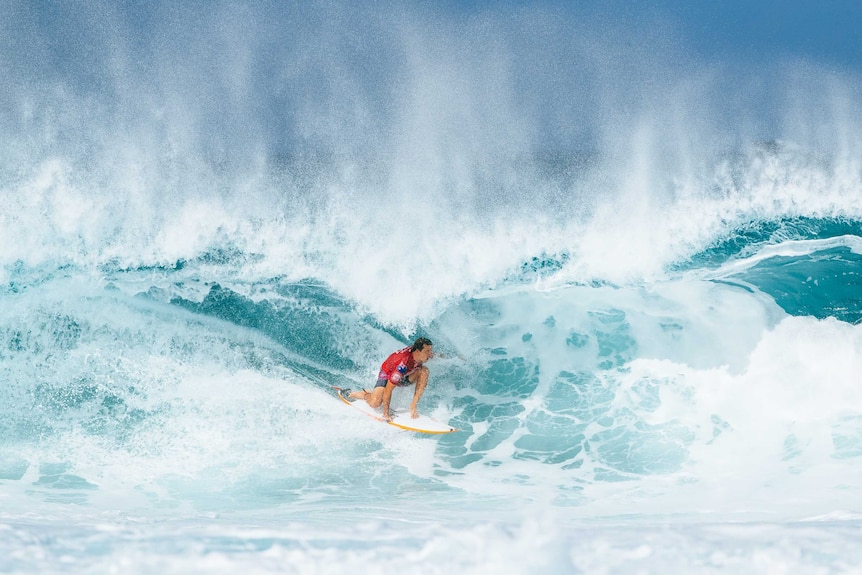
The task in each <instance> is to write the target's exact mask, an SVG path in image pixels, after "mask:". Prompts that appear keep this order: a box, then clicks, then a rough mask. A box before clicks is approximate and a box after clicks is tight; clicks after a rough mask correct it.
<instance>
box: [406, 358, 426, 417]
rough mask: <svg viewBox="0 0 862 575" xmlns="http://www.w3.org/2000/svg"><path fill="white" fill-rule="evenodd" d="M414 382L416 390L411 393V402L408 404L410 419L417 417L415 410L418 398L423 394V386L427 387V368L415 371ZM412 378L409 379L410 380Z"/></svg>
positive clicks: (417, 413) (417, 412)
mask: <svg viewBox="0 0 862 575" xmlns="http://www.w3.org/2000/svg"><path fill="white" fill-rule="evenodd" d="M414 377H415V380H416V390H415V391H414V392H413V401H412V402H410V417H412V418H413V419H416V418H417V417H419V411H418V410H417V409H416V408H417V406H418V405H419V398H420V397H422V394H423V393H424V392H425V386H426V385H428V368H427V367H425V366H422V367H420V368H419V369H417V370H416V375H415V376H414ZM412 379H413V377H411V380H412Z"/></svg>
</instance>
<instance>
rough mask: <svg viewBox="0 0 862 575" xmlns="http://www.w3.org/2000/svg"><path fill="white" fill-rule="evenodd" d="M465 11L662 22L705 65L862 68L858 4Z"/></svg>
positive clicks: (461, 6)
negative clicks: (743, 61) (735, 62)
mask: <svg viewBox="0 0 862 575" xmlns="http://www.w3.org/2000/svg"><path fill="white" fill-rule="evenodd" d="M452 6H453V7H454V8H455V9H456V10H463V11H465V12H467V13H476V12H482V11H489V12H495V11H496V12H506V11H510V10H531V9H534V8H540V7H541V8H549V9H552V10H562V11H564V12H568V13H574V14H577V15H581V16H582V17H583V18H586V19H588V20H593V21H596V22H603V23H606V22H609V21H613V20H615V19H618V20H620V21H622V22H623V23H625V24H626V25H627V26H632V25H633V26H645V27H649V26H655V25H656V24H658V23H661V24H663V25H665V26H669V27H670V28H671V29H673V30H675V31H676V32H677V33H678V34H679V35H680V37H681V38H682V39H683V40H684V41H685V43H686V44H687V45H688V46H690V47H691V49H692V50H693V51H695V53H696V54H697V55H699V56H700V57H702V58H704V59H706V60H713V61H714V60H724V59H736V58H738V57H740V56H742V57H745V58H753V59H755V60H775V59H779V58H788V59H808V60H811V61H815V62H820V63H822V64H824V65H827V66H829V65H834V66H840V67H844V68H853V69H856V70H862V1H859V0H818V1H815V0H811V1H801V2H800V1H798V0H783V1H782V0H751V1H746V0H649V1H625V0H604V1H592V0H590V1H586V2H585V1H563V2H560V1H513V2H499V1H491V0H481V1H462V0H457V1H455V2H454V3H452Z"/></svg>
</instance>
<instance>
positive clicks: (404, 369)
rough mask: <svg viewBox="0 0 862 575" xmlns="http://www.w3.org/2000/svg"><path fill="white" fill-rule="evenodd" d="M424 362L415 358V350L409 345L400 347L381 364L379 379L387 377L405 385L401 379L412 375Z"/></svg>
mask: <svg viewBox="0 0 862 575" xmlns="http://www.w3.org/2000/svg"><path fill="white" fill-rule="evenodd" d="M421 365H422V364H421V363H420V362H418V361H416V360H414V359H413V352H412V351H410V348H409V347H405V348H404V349H399V350H398V351H396V352H395V353H393V354H392V355H390V356H389V357H387V358H386V361H384V362H383V365H381V366H380V374H379V375H378V376H377V379H378V380H380V379H387V380H389V381H391V382H392V383H394V384H395V385H403V384H402V383H401V380H402V379H404V378H405V377H406V376H408V375H410V374H411V373H413V372H414V371H416V368H418V367H420V366H421Z"/></svg>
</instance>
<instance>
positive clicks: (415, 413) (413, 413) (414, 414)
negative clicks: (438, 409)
mask: <svg viewBox="0 0 862 575" xmlns="http://www.w3.org/2000/svg"><path fill="white" fill-rule="evenodd" d="M410 417H412V418H413V419H416V418H417V417H419V411H417V410H416V408H415V407H411V408H410Z"/></svg>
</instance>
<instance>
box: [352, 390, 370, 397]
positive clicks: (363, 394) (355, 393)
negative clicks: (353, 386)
mask: <svg viewBox="0 0 862 575" xmlns="http://www.w3.org/2000/svg"><path fill="white" fill-rule="evenodd" d="M366 397H368V392H367V391H365V390H364V389H360V390H357V391H352V392H350V395H348V396H347V399H365V398H366Z"/></svg>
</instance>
